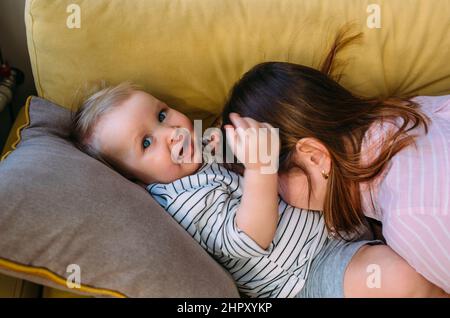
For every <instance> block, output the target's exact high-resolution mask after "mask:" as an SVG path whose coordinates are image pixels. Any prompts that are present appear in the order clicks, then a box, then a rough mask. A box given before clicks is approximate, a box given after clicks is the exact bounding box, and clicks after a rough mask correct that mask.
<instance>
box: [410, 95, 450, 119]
mask: <svg viewBox="0 0 450 318" xmlns="http://www.w3.org/2000/svg"><path fill="white" fill-rule="evenodd" d="M411 100H412V101H413V102H416V103H418V104H419V105H420V106H421V109H422V110H423V111H424V112H425V113H428V114H431V115H432V114H439V115H441V114H442V115H444V114H445V115H447V116H450V95H441V96H416V97H414V98H412V99H411Z"/></svg>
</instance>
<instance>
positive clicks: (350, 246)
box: [296, 239, 382, 298]
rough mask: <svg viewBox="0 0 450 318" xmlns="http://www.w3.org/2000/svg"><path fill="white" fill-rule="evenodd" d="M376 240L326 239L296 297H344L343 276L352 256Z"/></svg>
mask: <svg viewBox="0 0 450 318" xmlns="http://www.w3.org/2000/svg"><path fill="white" fill-rule="evenodd" d="M376 244H382V242H381V241H377V240H360V241H344V240H338V239H328V240H327V241H326V242H325V245H324V247H323V248H322V250H321V251H320V252H319V254H318V255H317V256H316V258H314V260H313V261H312V264H311V273H310V276H309V279H307V280H306V283H305V286H304V287H303V289H302V290H301V291H300V293H298V295H297V296H296V297H297V298H344V296H345V295H344V276H345V270H346V269H347V267H348V264H349V263H350V261H351V259H352V258H353V256H354V255H355V254H356V252H358V251H359V249H360V248H361V247H363V246H364V245H376Z"/></svg>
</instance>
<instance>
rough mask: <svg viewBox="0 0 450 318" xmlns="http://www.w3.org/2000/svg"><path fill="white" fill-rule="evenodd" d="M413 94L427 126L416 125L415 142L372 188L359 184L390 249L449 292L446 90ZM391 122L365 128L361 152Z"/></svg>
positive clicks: (449, 114) (449, 103) (449, 112)
mask: <svg viewBox="0 0 450 318" xmlns="http://www.w3.org/2000/svg"><path fill="white" fill-rule="evenodd" d="M413 100H414V101H415V102H417V103H419V104H420V105H421V106H422V110H423V111H424V112H425V113H426V114H427V115H428V116H429V117H430V119H431V124H430V125H429V132H428V134H426V135H425V134H424V132H423V129H422V128H417V129H415V130H414V131H413V132H412V133H413V134H418V135H419V137H418V138H417V139H416V146H414V145H410V146H408V147H407V148H404V149H403V150H401V151H400V152H399V153H397V154H396V155H395V156H394V157H393V158H392V159H391V161H390V163H389V165H388V167H387V169H385V171H384V172H383V174H382V176H380V177H379V178H377V180H376V181H375V183H374V184H373V185H372V186H371V188H370V189H369V188H368V187H367V184H364V185H362V186H361V190H362V191H361V193H362V200H363V207H364V210H365V213H366V215H367V216H369V217H372V218H375V219H377V220H379V221H381V222H382V224H383V235H384V237H385V239H386V242H387V244H388V245H389V246H390V247H391V248H392V249H393V250H395V251H396V252H397V253H398V254H399V255H400V256H402V257H403V258H404V259H405V260H406V261H407V262H408V263H409V264H410V265H411V266H412V267H413V268H415V269H416V270H417V272H419V273H420V274H422V275H423V276H424V277H425V278H426V279H428V280H429V281H430V282H432V283H434V284H436V285H437V286H439V287H441V288H442V289H444V290H445V291H446V292H447V293H450V215H449V214H450V95H447V96H435V97H433V96H420V97H416V98H415V99H413ZM393 127H394V126H393V125H392V124H389V123H386V122H383V123H377V124H374V125H373V126H372V127H371V128H370V129H369V131H368V132H367V134H366V136H365V139H364V141H363V146H362V154H363V158H366V159H367V158H370V157H371V155H370V153H369V154H368V153H366V152H365V151H366V150H367V149H378V148H377V147H378V146H379V145H380V143H382V142H383V137H384V136H385V134H386V132H387V131H389V130H390V129H393ZM368 147H369V148H368ZM371 151H373V150H371ZM375 153H377V150H375ZM364 154H365V155H364ZM371 196H372V198H371ZM372 200H373V202H374V205H372Z"/></svg>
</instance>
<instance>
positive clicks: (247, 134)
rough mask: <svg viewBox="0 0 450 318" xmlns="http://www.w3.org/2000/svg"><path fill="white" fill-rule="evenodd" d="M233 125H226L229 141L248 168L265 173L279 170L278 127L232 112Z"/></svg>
mask: <svg viewBox="0 0 450 318" xmlns="http://www.w3.org/2000/svg"><path fill="white" fill-rule="evenodd" d="M230 120H231V122H232V123H233V126H234V127H233V126H232V125H225V126H224V128H225V132H226V135H227V142H228V144H229V145H230V148H231V150H232V151H233V154H234V155H235V156H236V158H237V159H239V161H240V162H242V163H243V164H244V166H245V168H246V169H249V170H259V169H261V170H260V171H261V173H264V174H272V173H276V172H277V171H278V155H279V148H280V146H279V144H280V141H279V135H278V129H277V128H273V127H272V126H271V125H269V124H268V123H260V122H258V121H256V120H254V119H252V118H249V117H241V116H239V115H238V114H236V113H231V114H230Z"/></svg>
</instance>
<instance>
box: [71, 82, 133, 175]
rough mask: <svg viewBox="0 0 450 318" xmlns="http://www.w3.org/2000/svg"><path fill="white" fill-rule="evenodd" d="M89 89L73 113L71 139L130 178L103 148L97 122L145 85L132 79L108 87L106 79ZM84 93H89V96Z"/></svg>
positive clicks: (80, 96)
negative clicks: (99, 138)
mask: <svg viewBox="0 0 450 318" xmlns="http://www.w3.org/2000/svg"><path fill="white" fill-rule="evenodd" d="M84 90H85V92H83V93H78V95H79V97H78V100H81V102H75V104H74V106H73V108H75V110H73V111H72V116H71V120H72V121H71V130H70V139H71V141H72V142H73V143H74V145H75V146H76V147H77V148H78V149H80V150H81V151H83V152H85V153H86V154H88V155H89V156H91V157H93V158H95V159H97V160H99V161H101V162H102V163H104V164H106V165H107V166H109V167H110V168H113V169H115V170H117V171H118V172H119V173H121V174H122V175H124V176H125V177H127V178H130V176H129V175H128V174H127V173H126V172H125V171H122V169H120V167H118V166H117V165H116V164H114V163H113V162H112V161H111V160H110V159H109V158H107V157H106V156H105V155H104V154H103V153H102V152H101V149H100V145H99V144H98V142H97V140H96V139H95V138H93V133H94V129H95V126H96V124H97V122H98V121H99V120H100V118H101V117H102V116H104V115H105V114H107V113H109V112H110V111H111V110H112V109H114V108H116V107H117V106H118V105H120V104H121V103H122V102H124V101H125V100H127V99H128V98H129V97H130V96H131V95H132V94H133V92H136V91H140V90H141V88H140V87H139V86H138V85H136V84H134V83H132V82H122V83H120V84H118V85H115V86H107V85H106V83H105V82H102V83H100V84H95V85H91V86H89V88H85V89H84ZM83 96H88V97H87V98H86V97H84V98H83Z"/></svg>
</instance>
